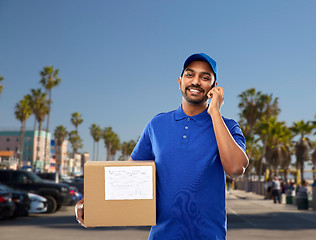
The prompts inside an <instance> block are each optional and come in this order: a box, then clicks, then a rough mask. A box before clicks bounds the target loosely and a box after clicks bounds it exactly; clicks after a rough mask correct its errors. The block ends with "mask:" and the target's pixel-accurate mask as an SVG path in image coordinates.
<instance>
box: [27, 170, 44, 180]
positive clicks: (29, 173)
mask: <svg viewBox="0 0 316 240" xmlns="http://www.w3.org/2000/svg"><path fill="white" fill-rule="evenodd" d="M25 173H26V174H27V176H28V177H29V178H30V179H32V181H33V182H42V181H43V179H41V178H40V177H39V176H37V175H36V174H35V173H33V172H25Z"/></svg>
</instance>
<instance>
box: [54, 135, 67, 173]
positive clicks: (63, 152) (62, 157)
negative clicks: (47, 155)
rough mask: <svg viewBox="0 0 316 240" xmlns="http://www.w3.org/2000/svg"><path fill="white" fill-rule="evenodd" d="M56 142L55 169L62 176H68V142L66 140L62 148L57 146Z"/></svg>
mask: <svg viewBox="0 0 316 240" xmlns="http://www.w3.org/2000/svg"><path fill="white" fill-rule="evenodd" d="M53 141H54V155H55V159H56V161H55V165H56V166H55V169H56V172H59V173H60V174H62V175H67V173H68V165H69V163H68V162H69V158H68V154H67V147H68V141H67V140H64V141H63V143H62V145H61V146H57V145H56V141H55V140H53Z"/></svg>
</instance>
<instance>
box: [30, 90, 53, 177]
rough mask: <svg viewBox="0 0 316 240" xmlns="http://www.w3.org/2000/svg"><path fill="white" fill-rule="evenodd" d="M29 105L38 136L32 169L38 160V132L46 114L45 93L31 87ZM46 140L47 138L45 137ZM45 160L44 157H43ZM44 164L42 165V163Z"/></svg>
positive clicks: (39, 132)
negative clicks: (36, 124)
mask: <svg viewBox="0 0 316 240" xmlns="http://www.w3.org/2000/svg"><path fill="white" fill-rule="evenodd" d="M31 92H32V95H31V107H32V111H33V113H34V115H35V118H36V120H37V122H38V136H37V150H36V159H35V163H34V166H33V169H34V171H35V170H36V168H37V163H38V160H39V149H40V134H41V130H42V122H43V121H44V120H45V117H46V115H47V114H48V111H49V109H48V100H47V98H46V97H47V94H46V93H43V92H42V91H41V89H31ZM45 141H47V139H45ZM44 161H46V159H44ZM43 166H44V165H43Z"/></svg>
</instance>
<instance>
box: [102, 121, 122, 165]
mask: <svg viewBox="0 0 316 240" xmlns="http://www.w3.org/2000/svg"><path fill="white" fill-rule="evenodd" d="M102 138H103V139H104V144H105V147H106V149H107V155H106V160H107V161H110V160H111V157H112V156H114V155H115V153H116V151H117V150H119V149H120V139H119V137H118V135H117V134H116V133H115V132H113V130H112V128H111V127H106V128H105V129H104V131H103V136H102Z"/></svg>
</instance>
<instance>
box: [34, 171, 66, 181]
mask: <svg viewBox="0 0 316 240" xmlns="http://www.w3.org/2000/svg"><path fill="white" fill-rule="evenodd" d="M37 175H38V176H39V177H40V178H42V179H45V180H50V181H53V182H55V183H60V182H61V181H60V177H59V174H58V173H37Z"/></svg>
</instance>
